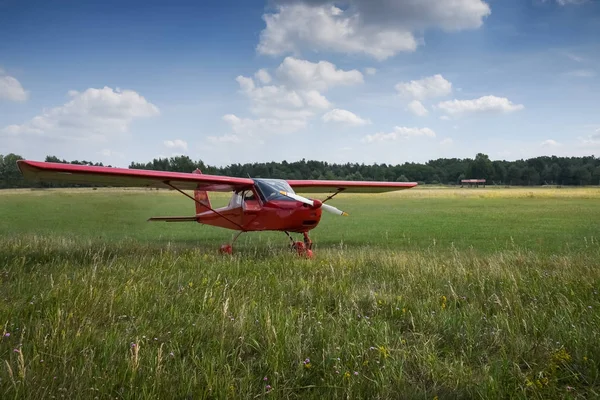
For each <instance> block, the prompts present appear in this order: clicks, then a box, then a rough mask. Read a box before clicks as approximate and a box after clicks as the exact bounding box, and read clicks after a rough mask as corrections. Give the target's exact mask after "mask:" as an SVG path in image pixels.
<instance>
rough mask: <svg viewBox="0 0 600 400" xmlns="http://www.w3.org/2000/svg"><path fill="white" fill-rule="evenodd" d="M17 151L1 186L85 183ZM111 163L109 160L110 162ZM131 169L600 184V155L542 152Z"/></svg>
mask: <svg viewBox="0 0 600 400" xmlns="http://www.w3.org/2000/svg"><path fill="white" fill-rule="evenodd" d="M21 159H23V158H22V157H21V156H19V155H16V154H12V153H11V154H7V155H4V156H3V155H1V154H0V189H2V188H23V187H37V188H43V187H66V186H81V185H72V184H57V183H48V182H29V181H26V180H25V179H23V176H22V175H21V173H20V172H19V170H18V168H17V160H21ZM45 161H47V162H58V163H67V161H66V160H64V159H59V158H58V157H56V156H47V157H46V159H45ZM70 163H71V164H80V165H95V166H103V164H102V163H95V162H92V161H85V160H83V161H79V160H73V161H70ZM109 167H110V165H109ZM129 168H135V169H147V170H159V171H174V172H192V171H193V170H195V169H196V168H198V169H200V170H201V171H202V172H203V173H205V174H211V175H228V176H237V177H248V176H250V177H253V178H281V179H327V180H333V179H339V180H352V181H363V180H364V181H391V182H419V183H421V184H446V185H456V184H460V181H461V180H462V179H486V180H487V183H488V184H490V185H519V186H522V185H525V186H537V185H599V184H600V158H596V157H594V156H586V157H556V156H543V157H535V158H530V159H527V160H516V161H505V160H502V161H500V160H495V161H492V160H490V158H489V157H488V156H487V155H486V154H483V153H479V154H477V155H476V156H475V158H473V159H471V158H464V159H459V158H439V159H437V160H431V161H428V162H426V163H423V164H421V163H413V162H405V163H404V164H397V165H392V164H385V163H384V164H372V165H366V164H359V163H345V164H332V163H328V162H323V161H312V160H309V161H307V160H305V159H302V160H301V161H295V162H287V161H282V162H267V163H252V164H250V163H248V164H231V165H227V166H225V167H216V166H211V165H207V164H205V163H204V162H203V161H202V160H198V161H194V160H192V159H191V158H190V157H188V156H185V155H182V156H177V157H170V158H155V159H153V160H152V161H150V162H147V163H136V162H132V163H131V164H130V165H129Z"/></svg>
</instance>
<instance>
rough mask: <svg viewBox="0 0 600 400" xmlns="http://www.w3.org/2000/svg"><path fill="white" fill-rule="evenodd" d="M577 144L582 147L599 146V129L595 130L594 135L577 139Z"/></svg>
mask: <svg viewBox="0 0 600 400" xmlns="http://www.w3.org/2000/svg"><path fill="white" fill-rule="evenodd" d="M579 142H580V144H581V145H583V146H597V145H600V128H598V129H596V131H595V132H594V133H592V134H591V135H588V136H587V137H585V138H579Z"/></svg>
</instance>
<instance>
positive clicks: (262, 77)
mask: <svg viewBox="0 0 600 400" xmlns="http://www.w3.org/2000/svg"><path fill="white" fill-rule="evenodd" d="M254 77H255V78H256V79H258V81H259V82H260V83H264V84H268V83H271V75H270V74H269V72H268V71H267V70H266V69H264V68H262V69H259V70H258V71H256V73H255V74H254Z"/></svg>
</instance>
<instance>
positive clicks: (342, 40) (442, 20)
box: [257, 0, 491, 60]
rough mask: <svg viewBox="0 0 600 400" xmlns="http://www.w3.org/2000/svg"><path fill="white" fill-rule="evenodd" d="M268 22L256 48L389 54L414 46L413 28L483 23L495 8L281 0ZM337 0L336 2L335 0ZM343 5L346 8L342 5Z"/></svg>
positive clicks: (469, 0) (475, 3)
mask: <svg viewBox="0 0 600 400" xmlns="http://www.w3.org/2000/svg"><path fill="white" fill-rule="evenodd" d="M275 3H276V11H275V12H273V13H267V14H265V15H263V19H264V21H265V23H266V27H265V29H264V30H263V31H262V32H261V35H260V42H259V44H258V46H257V50H258V51H259V52H260V53H262V54H270V55H280V54H284V53H298V52H300V51H301V50H303V49H308V50H316V51H320V50H328V51H334V52H341V53H348V54H366V55H369V56H371V57H374V58H376V59H378V60H384V59H386V58H388V57H391V56H393V55H395V54H397V53H399V52H402V51H414V50H415V49H416V48H417V45H418V40H417V39H416V38H415V36H414V34H413V32H417V31H418V32H421V31H423V30H424V29H427V28H441V29H444V30H446V31H458V30H463V29H474V28H478V27H480V26H481V25H482V23H483V18H485V17H486V16H488V15H489V14H490V13H491V10H490V7H489V5H488V4H487V3H485V2H484V1H483V0H454V1H451V2H449V1H439V0H410V1H392V0H342V1H335V2H334V1H331V0H279V1H275ZM334 3H335V5H334ZM339 7H341V8H339Z"/></svg>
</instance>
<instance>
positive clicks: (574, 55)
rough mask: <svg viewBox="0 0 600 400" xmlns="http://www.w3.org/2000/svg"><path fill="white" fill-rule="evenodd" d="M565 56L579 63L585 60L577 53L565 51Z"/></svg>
mask: <svg viewBox="0 0 600 400" xmlns="http://www.w3.org/2000/svg"><path fill="white" fill-rule="evenodd" d="M565 55H566V56H567V57H569V58H570V59H571V60H573V61H575V62H578V63H581V62H584V61H585V58H583V57H581V56H578V55H577V54H573V53H566V54H565Z"/></svg>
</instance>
